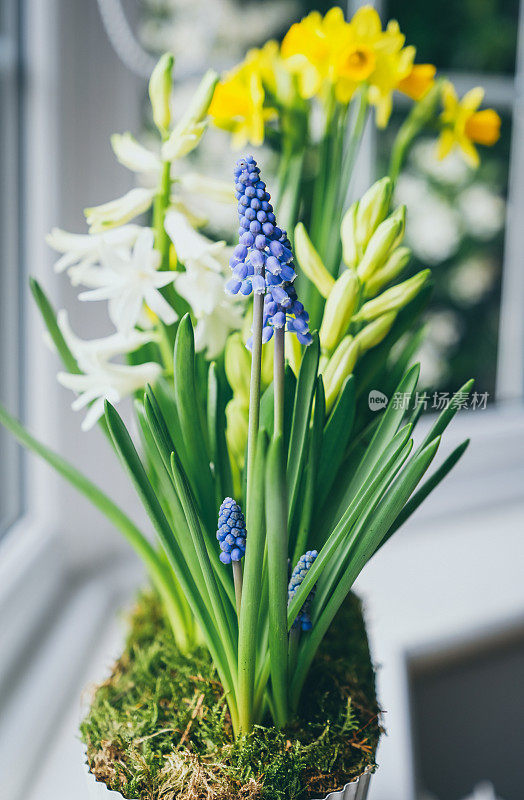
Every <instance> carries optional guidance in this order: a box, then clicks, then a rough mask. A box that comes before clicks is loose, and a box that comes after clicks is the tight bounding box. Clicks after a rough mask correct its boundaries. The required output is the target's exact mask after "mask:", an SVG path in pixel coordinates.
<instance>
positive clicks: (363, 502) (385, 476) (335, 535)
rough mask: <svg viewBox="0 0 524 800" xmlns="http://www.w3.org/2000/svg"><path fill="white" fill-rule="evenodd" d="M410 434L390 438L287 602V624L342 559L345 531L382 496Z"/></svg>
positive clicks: (403, 431) (346, 533) (407, 432)
mask: <svg viewBox="0 0 524 800" xmlns="http://www.w3.org/2000/svg"><path fill="white" fill-rule="evenodd" d="M409 433H410V431H409V429H407V428H406V429H403V430H401V431H399V432H398V433H397V434H396V436H395V437H394V438H393V439H392V441H391V442H390V444H389V446H388V447H387V448H386V450H385V452H384V455H383V457H382V459H381V461H380V467H379V468H378V469H377V470H376V472H375V473H374V474H373V478H372V480H369V481H368V482H367V483H366V484H365V485H364V486H363V487H362V489H361V491H360V492H359V493H358V494H357V495H356V496H355V497H354V498H353V500H352V502H351V503H350V504H349V506H348V508H347V509H346V512H345V514H344V515H343V517H342V519H341V520H340V521H339V523H338V524H337V526H336V527H335V529H334V530H333V531H332V532H331V534H330V536H329V537H328V539H327V541H326V543H325V544H324V545H323V547H322V548H321V550H320V552H319V554H318V556H317V558H316V559H315V561H314V563H313V565H312V567H311V568H310V569H309V570H308V573H307V575H306V577H305V578H304V580H303V581H302V583H301V584H300V586H299V588H298V590H297V592H296V593H295V596H294V597H293V600H292V601H291V603H290V605H289V609H288V626H289V627H290V626H291V625H292V623H293V622H294V620H295V618H296V616H297V614H298V612H299V611H300V609H301V607H302V605H303V604H304V601H305V600H306V598H307V596H308V595H309V593H310V592H311V590H312V588H313V586H314V585H315V584H316V583H317V581H319V580H320V578H321V577H322V575H323V573H324V571H325V569H326V568H327V566H328V565H329V564H336V563H338V561H339V560H341V556H340V555H339V554H341V552H342V549H343V546H344V544H345V542H346V540H347V536H348V533H349V532H350V531H351V529H352V527H353V525H354V524H355V523H356V521H357V520H358V519H359V518H360V517H362V516H363V515H364V514H366V513H368V512H369V510H370V509H371V508H374V507H375V505H376V503H377V501H378V500H379V499H380V497H381V496H382V493H383V491H384V489H385V488H386V486H387V485H388V484H389V482H390V481H391V479H392V467H393V465H394V464H395V462H396V461H397V459H398V458H399V455H400V454H401V452H402V451H403V450H404V448H405V446H406V442H407V440H408V438H409Z"/></svg>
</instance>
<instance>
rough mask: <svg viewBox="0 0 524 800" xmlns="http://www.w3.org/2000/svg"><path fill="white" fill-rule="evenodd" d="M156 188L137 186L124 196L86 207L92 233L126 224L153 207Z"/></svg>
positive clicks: (86, 215) (85, 211)
mask: <svg viewBox="0 0 524 800" xmlns="http://www.w3.org/2000/svg"><path fill="white" fill-rule="evenodd" d="M154 196H155V190H154V189H145V188H137V189H131V190H130V191H129V192H127V193H126V194H124V195H123V196H122V197H118V198H117V199H116V200H110V201H109V203H102V205H100V206H92V207H91V208H85V209H84V214H85V217H86V221H87V224H88V225H89V232H90V233H101V232H102V231H105V230H109V229H110V228H116V227H118V226H119V225H125V223H126V222H129V221H130V220H132V219H134V218H135V217H138V215H139V214H143V213H144V212H145V211H148V210H149V209H150V208H151V205H152V203H153V198H154Z"/></svg>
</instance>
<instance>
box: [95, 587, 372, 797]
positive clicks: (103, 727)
mask: <svg viewBox="0 0 524 800" xmlns="http://www.w3.org/2000/svg"><path fill="white" fill-rule="evenodd" d="M81 734H82V739H83V741H84V742H85V743H86V745H87V754H88V762H89V765H90V768H91V771H92V772H94V774H95V775H96V777H97V778H98V779H100V780H104V781H105V782H106V783H107V785H108V786H109V787H110V788H111V789H115V790H118V791H120V792H121V793H122V794H123V795H124V797H128V798H139V799H140V800H174V799H175V798H177V800H204V799H205V800H237V798H238V800H240V799H241V798H242V800H259V799H260V800H270V799H271V800H308V798H313V797H323V796H324V795H325V794H326V793H327V792H329V791H332V790H334V789H336V788H341V787H342V786H343V785H344V784H345V783H347V782H348V781H350V780H352V779H353V778H354V777H356V776H357V775H359V774H361V773H362V772H363V771H364V770H365V769H366V767H368V766H370V765H373V764H374V758H375V752H376V747H377V744H378V739H379V736H380V727H379V722H378V707H377V702H376V697H375V682H374V673H373V669H372V666H371V662H370V658H369V650H368V644H367V638H366V632H365V628H364V623H363V620H362V614H361V608H360V603H359V601H358V599H357V598H356V597H355V596H354V595H350V597H349V598H348V600H347V602H346V603H345V605H344V606H343V608H342V609H341V611H340V612H339V615H338V617H337V619H336V620H335V622H334V624H333V626H332V629H331V632H330V633H329V634H328V636H327V637H326V639H325V641H324V643H323V645H322V648H321V650H320V652H319V654H318V656H317V659H316V661H315V662H314V664H313V666H312V669H311V672H310V676H309V679H308V682H307V684H306V687H305V690H304V693H303V702H302V707H301V709H300V719H299V720H297V721H296V723H295V724H294V725H293V726H290V727H289V728H288V729H286V730H285V731H278V730H276V729H275V728H273V727H264V726H257V727H256V728H255V729H254V730H253V732H252V733H251V734H250V735H249V736H245V737H241V738H240V739H238V740H236V741H235V740H234V739H233V736H232V730H231V724H230V720H229V715H228V711H227V706H226V704H225V702H224V697H223V692H222V687H221V685H220V683H219V682H218V681H217V677H216V673H215V671H214V669H213V666H212V664H211V662H210V659H209V656H208V654H207V651H206V650H205V649H204V648H201V649H199V650H197V652H195V653H194V654H192V655H191V657H186V656H183V655H181V654H180V653H179V652H178V650H177V649H176V646H175V643H174V640H173V636H172V634H171V631H170V628H169V626H168V623H167V621H166V619H165V618H164V615H163V613H162V608H161V605H160V603H159V601H158V599H157V598H156V596H155V595H153V594H152V593H150V592H144V593H143V594H141V596H140V597H139V600H138V603H137V606H136V608H135V609H134V611H133V614H132V617H131V625H130V632H129V636H128V640H127V644H126V648H125V650H124V653H123V655H122V657H121V658H120V659H119V661H118V662H117V663H116V664H115V666H114V668H113V671H112V674H111V676H110V677H109V679H108V680H107V681H105V682H104V683H103V684H101V685H100V686H99V687H98V688H97V689H96V692H95V695H94V698H93V703H92V706H91V709H90V711H89V713H88V715H87V717H86V718H85V720H84V721H83V722H82V725H81Z"/></svg>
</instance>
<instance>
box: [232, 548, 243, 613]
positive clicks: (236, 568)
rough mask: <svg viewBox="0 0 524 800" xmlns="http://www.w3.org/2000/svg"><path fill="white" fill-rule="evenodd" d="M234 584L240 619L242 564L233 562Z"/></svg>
mask: <svg viewBox="0 0 524 800" xmlns="http://www.w3.org/2000/svg"><path fill="white" fill-rule="evenodd" d="M232 567H233V582H234V584H235V602H236V607H237V615H238V617H239V619H240V607H241V605H242V564H241V562H240V561H233V563H232Z"/></svg>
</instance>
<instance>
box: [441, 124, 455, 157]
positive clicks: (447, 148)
mask: <svg viewBox="0 0 524 800" xmlns="http://www.w3.org/2000/svg"><path fill="white" fill-rule="evenodd" d="M454 144H455V137H454V136H453V131H451V130H449V128H446V129H445V130H443V131H442V133H441V134H440V136H439V140H438V144H437V158H439V159H440V160H441V161H442V159H444V158H446V156H449V154H450V153H451V150H452V149H453V145H454Z"/></svg>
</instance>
